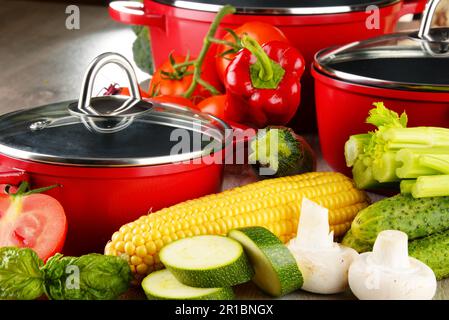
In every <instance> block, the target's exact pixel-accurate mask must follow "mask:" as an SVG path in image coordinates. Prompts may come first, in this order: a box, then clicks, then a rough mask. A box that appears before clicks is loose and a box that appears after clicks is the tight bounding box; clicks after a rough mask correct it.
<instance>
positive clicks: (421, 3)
mask: <svg viewBox="0 0 449 320" xmlns="http://www.w3.org/2000/svg"><path fill="white" fill-rule="evenodd" d="M426 3H427V0H404V2H403V4H402V8H401V11H400V12H399V16H400V17H402V16H405V15H406V14H419V13H422V12H423V11H424V8H425V7H426Z"/></svg>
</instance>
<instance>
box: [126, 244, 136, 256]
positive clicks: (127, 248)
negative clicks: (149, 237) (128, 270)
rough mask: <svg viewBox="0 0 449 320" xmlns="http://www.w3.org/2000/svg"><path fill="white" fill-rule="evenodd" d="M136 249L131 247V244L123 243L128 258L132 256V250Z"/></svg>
mask: <svg viewBox="0 0 449 320" xmlns="http://www.w3.org/2000/svg"><path fill="white" fill-rule="evenodd" d="M135 249H136V247H135V246H134V245H133V243H132V242H127V243H125V253H126V254H127V255H129V256H131V255H133V254H134V250H135Z"/></svg>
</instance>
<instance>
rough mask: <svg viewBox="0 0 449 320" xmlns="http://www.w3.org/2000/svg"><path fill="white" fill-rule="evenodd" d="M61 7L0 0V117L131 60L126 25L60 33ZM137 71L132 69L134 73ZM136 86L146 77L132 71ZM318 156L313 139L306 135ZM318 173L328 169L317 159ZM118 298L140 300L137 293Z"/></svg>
mask: <svg viewBox="0 0 449 320" xmlns="http://www.w3.org/2000/svg"><path fill="white" fill-rule="evenodd" d="M66 6H67V5H65V4H58V3H51V2H37V1H35V2H29V1H17V0H0V114H3V113H5V112H10V111H14V110H18V109H21V108H30V107H34V106H38V105H43V104H49V103H52V102H56V101H61V100H69V99H77V98H78V95H79V89H80V85H81V80H82V77H83V73H84V70H85V68H86V67H87V65H88V63H89V62H90V61H91V60H92V59H93V58H94V57H95V56H97V55H98V54H100V53H103V52H105V51H115V52H119V53H121V54H123V55H125V56H126V57H127V58H128V59H130V60H132V53H131V46H132V42H133V40H134V34H133V33H132V31H131V30H130V28H129V27H128V26H124V25H121V24H118V23H115V22H113V21H112V20H111V19H110V18H109V17H108V13H107V10H106V8H103V7H97V6H88V5H82V6H80V9H81V25H80V27H81V28H80V30H67V29H66V28H65V20H66V18H67V15H66V14H65V8H66ZM136 70H137V68H136ZM117 71H118V70H117V69H114V68H110V69H106V70H105V72H103V74H102V75H100V77H99V83H100V86H99V88H101V85H103V86H104V85H106V84H108V83H111V82H118V83H123V84H125V83H126V82H125V81H124V79H125V78H124V75H123V74H121V73H120V72H117ZM137 76H138V79H139V81H141V82H145V81H146V80H147V79H148V75H146V74H144V73H142V72H140V71H138V70H137ZM306 138H307V139H308V140H309V142H310V143H311V144H312V145H313V146H314V147H315V149H316V150H317V152H318V155H319V147H318V145H319V143H318V139H317V137H316V136H307V137H306ZM318 169H319V170H329V168H328V166H327V164H326V163H325V162H324V161H323V160H322V159H321V157H319V163H318ZM253 180H254V177H252V176H251V173H250V171H249V170H248V168H243V167H229V168H227V169H226V175H225V181H224V184H223V188H230V187H232V186H236V185H240V184H244V183H248V182H251V181H253ZM236 293H237V296H238V298H239V299H266V298H268V297H267V296H264V295H263V294H261V293H260V292H259V291H258V290H257V289H256V288H255V287H254V286H253V285H252V284H245V285H242V286H238V287H237V288H236ZM124 298H140V299H142V298H144V296H143V295H142V291H141V290H139V289H134V290H131V291H130V292H129V293H128V294H126V295H125V296H124ZM448 298H449V281H441V282H440V283H439V285H438V292H437V294H436V296H435V299H448ZM283 299H354V296H353V295H352V294H351V293H350V292H347V293H344V294H339V295H315V294H309V293H306V292H303V291H297V292H295V293H292V294H290V295H288V296H286V297H283Z"/></svg>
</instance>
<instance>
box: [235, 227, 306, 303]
mask: <svg viewBox="0 0 449 320" xmlns="http://www.w3.org/2000/svg"><path fill="white" fill-rule="evenodd" d="M228 236H229V237H231V238H233V239H235V240H237V241H238V242H240V243H241V244H242V246H243V248H244V249H245V252H246V254H247V256H248V258H249V260H250V262H251V264H252V266H253V268H254V271H255V275H254V278H253V282H254V283H255V284H256V285H257V286H258V287H259V288H260V289H261V290H262V291H264V292H265V293H267V294H269V295H271V296H274V297H279V296H283V295H286V294H288V293H290V292H292V291H295V290H297V289H299V288H301V287H302V284H303V277H302V274H301V271H300V270H299V268H298V265H297V263H296V260H295V258H294V257H293V255H292V254H291V253H290V251H289V250H288V249H287V247H286V246H285V245H284V244H283V243H282V242H281V241H280V240H279V239H278V237H276V236H275V235H274V234H273V233H271V232H270V231H269V230H267V229H265V228H263V227H247V228H239V229H233V230H231V231H229V234H228Z"/></svg>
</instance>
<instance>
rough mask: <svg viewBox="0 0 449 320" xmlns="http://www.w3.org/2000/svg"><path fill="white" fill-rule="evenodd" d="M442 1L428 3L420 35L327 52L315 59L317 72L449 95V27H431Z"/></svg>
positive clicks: (400, 35) (403, 35)
mask: <svg viewBox="0 0 449 320" xmlns="http://www.w3.org/2000/svg"><path fill="white" fill-rule="evenodd" d="M439 2H440V0H431V1H429V2H428V4H427V6H426V10H425V13H424V19H423V21H422V23H421V27H420V30H419V31H418V32H413V33H396V34H390V35H385V36H382V37H378V38H374V39H369V40H365V41H360V42H354V43H350V44H348V45H345V46H342V47H339V48H330V49H324V50H322V51H320V52H318V53H317V54H316V56H315V61H314V68H315V70H317V71H318V72H320V73H324V74H326V75H328V76H330V77H332V78H336V79H340V80H344V81H349V82H353V83H357V84H362V85H368V86H377V87H385V88H394V89H404V90H415V91H430V92H449V72H448V70H449V28H433V29H431V28H430V25H431V21H432V18H433V14H434V12H435V9H436V8H437V6H438V4H439Z"/></svg>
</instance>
